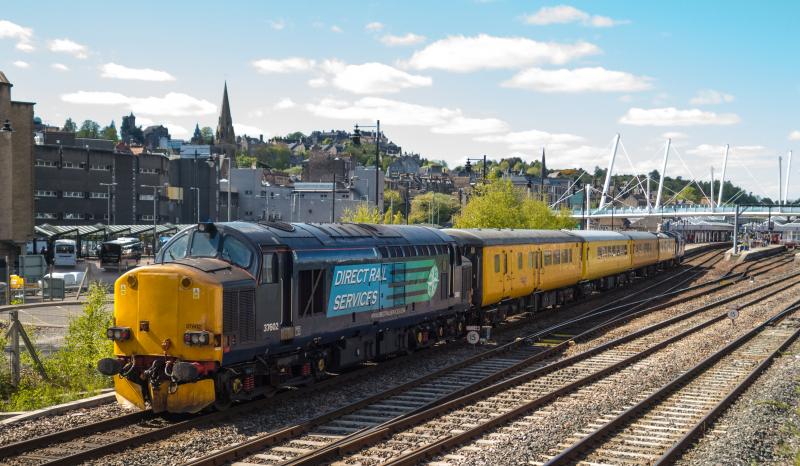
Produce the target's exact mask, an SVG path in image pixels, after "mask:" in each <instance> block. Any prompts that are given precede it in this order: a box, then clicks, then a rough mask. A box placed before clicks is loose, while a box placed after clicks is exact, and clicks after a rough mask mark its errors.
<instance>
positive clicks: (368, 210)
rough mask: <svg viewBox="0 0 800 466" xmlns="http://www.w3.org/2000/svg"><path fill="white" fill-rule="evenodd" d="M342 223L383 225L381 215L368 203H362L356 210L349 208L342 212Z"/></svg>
mask: <svg viewBox="0 0 800 466" xmlns="http://www.w3.org/2000/svg"><path fill="white" fill-rule="evenodd" d="M340 221H341V222H342V223H369V224H373V225H375V224H378V223H381V214H380V213H379V212H378V209H376V208H375V207H370V205H369V204H368V203H366V202H364V203H361V204H359V205H358V207H357V208H355V209H350V208H347V209H345V210H344V212H342V216H341V218H340Z"/></svg>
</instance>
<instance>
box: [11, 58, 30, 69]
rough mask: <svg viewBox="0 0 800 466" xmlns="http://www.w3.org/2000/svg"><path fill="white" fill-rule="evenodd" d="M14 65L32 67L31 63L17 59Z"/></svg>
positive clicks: (23, 67)
mask: <svg viewBox="0 0 800 466" xmlns="http://www.w3.org/2000/svg"><path fill="white" fill-rule="evenodd" d="M14 66H16V67H17V68H22V69H25V68H30V67H31V64H30V63H28V62H26V61H22V60H17V61H15V62H14Z"/></svg>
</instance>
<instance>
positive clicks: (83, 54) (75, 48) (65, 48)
mask: <svg viewBox="0 0 800 466" xmlns="http://www.w3.org/2000/svg"><path fill="white" fill-rule="evenodd" d="M48 48H49V49H50V51H51V52H57V53H66V54H69V55H72V56H74V57H75V58H80V59H84V58H88V57H89V48H88V47H86V46H85V45H82V44H79V43H77V42H74V41H72V40H70V39H54V40H51V41H50V42H48Z"/></svg>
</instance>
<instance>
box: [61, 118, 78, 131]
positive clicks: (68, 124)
mask: <svg viewBox="0 0 800 466" xmlns="http://www.w3.org/2000/svg"><path fill="white" fill-rule="evenodd" d="M61 131H68V132H70V133H74V132H76V131H78V125H76V124H75V122H74V121H72V118H67V121H65V122H64V127H63V128H61Z"/></svg>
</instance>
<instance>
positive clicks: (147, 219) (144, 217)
mask: <svg viewBox="0 0 800 466" xmlns="http://www.w3.org/2000/svg"><path fill="white" fill-rule="evenodd" d="M139 220H141V221H143V222H152V221H153V214H144V215H140V216H139Z"/></svg>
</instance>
